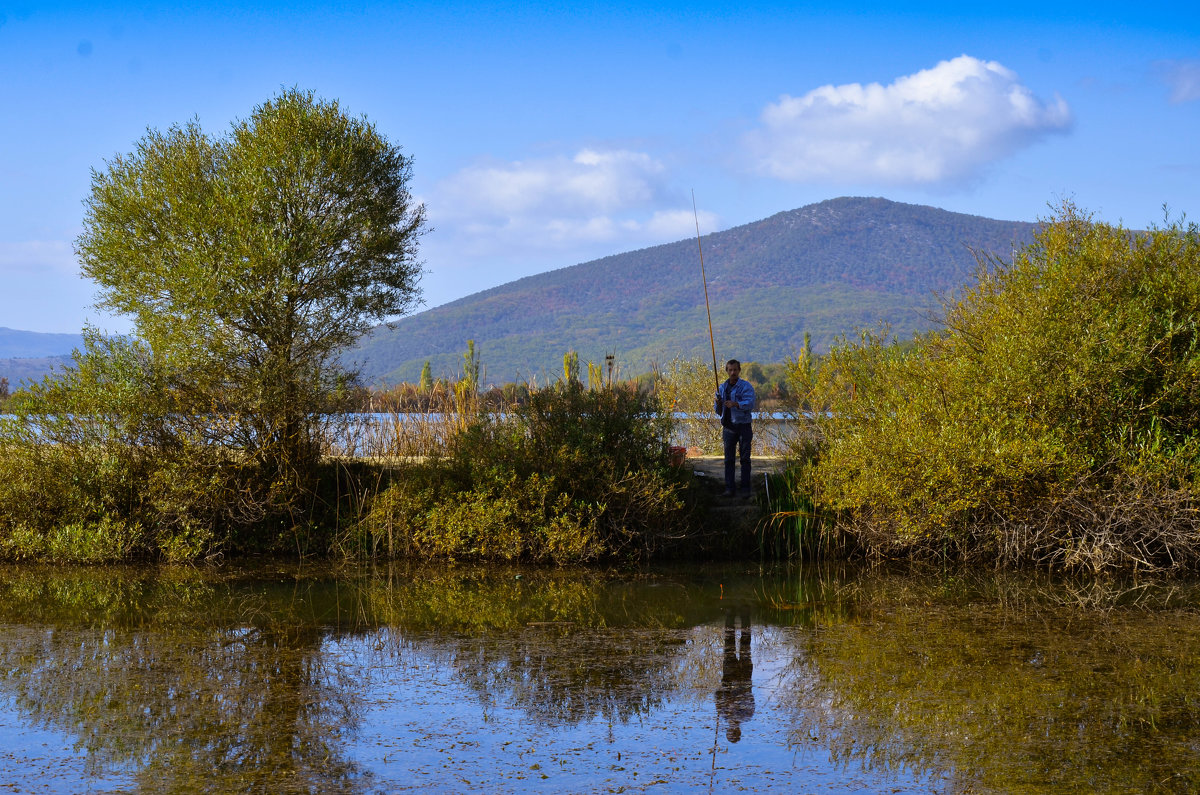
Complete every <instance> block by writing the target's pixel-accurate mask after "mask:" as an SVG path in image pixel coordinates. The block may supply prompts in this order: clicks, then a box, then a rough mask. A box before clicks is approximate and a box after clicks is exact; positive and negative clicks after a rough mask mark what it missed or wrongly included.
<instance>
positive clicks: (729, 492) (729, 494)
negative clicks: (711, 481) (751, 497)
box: [721, 489, 737, 497]
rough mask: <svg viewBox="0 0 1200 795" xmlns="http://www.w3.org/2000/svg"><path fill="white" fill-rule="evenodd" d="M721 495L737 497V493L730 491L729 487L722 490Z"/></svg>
mask: <svg viewBox="0 0 1200 795" xmlns="http://www.w3.org/2000/svg"><path fill="white" fill-rule="evenodd" d="M721 496H722V497H735V496H737V495H735V494H734V493H733V492H732V491H730V490H729V489H725V491H723V492H721Z"/></svg>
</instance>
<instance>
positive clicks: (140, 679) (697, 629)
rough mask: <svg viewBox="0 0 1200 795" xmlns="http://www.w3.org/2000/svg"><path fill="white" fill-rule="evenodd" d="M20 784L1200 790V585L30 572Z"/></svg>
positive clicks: (899, 577)
mask: <svg viewBox="0 0 1200 795" xmlns="http://www.w3.org/2000/svg"><path fill="white" fill-rule="evenodd" d="M0 623H3V627H2V628H0V790H3V791H4V792H72V793H73V792H134V791H145V792H162V791H174V792H203V791H212V792H242V791H259V792H363V793H368V792H404V791H446V792H472V791H481V792H483V791H486V792H496V791H501V792H505V791H522V792H524V791H543V792H679V791H695V790H707V791H713V792H729V791H743V790H751V791H756V792H884V793H909V792H930V791H934V792H953V793H968V792H970V793H975V792H980V793H983V792H1004V793H1010V792H1056V793H1057V792H1066V793H1070V792H1080V793H1083V792H1088V793H1091V792H1156V791H1157V792H1194V791H1197V790H1198V789H1200V587H1198V585H1197V584H1196V583H1190V582H1179V581H1167V582H1149V583H1144V582H1143V583H1121V582H1115V581H1101V582H1088V581H1061V580H1055V579H1051V578H1043V577H1037V576H1029V575H994V574H992V575H977V574H975V575H964V574H962V573H953V574H951V573H946V572H926V573H919V574H914V573H912V572H911V571H909V572H895V571H881V570H855V569H850V568H844V569H843V568H790V569H789V568H767V569H759V568H757V567H754V566H750V567H742V568H696V567H691V568H672V569H658V570H653V571H637V572H629V571H597V570H546V569H522V568H497V567H489V568H475V567H463V566H454V567H451V566H444V565H439V566H393V567H384V568H369V569H368V568H350V569H346V568H341V569H337V570H333V569H330V568H323V567H312V566H296V565H279V564H265V565H258V566H255V567H244V568H236V567H230V566H227V567H223V568H220V569H212V570H208V569H191V568H164V569H145V568H121V569H116V568H102V569H101V568H93V569H61V568H59V569H50V568H30V567H23V568H7V569H0Z"/></svg>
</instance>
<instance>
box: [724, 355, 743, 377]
mask: <svg viewBox="0 0 1200 795" xmlns="http://www.w3.org/2000/svg"><path fill="white" fill-rule="evenodd" d="M741 374H742V363H741V362H739V361H738V360H737V359H730V360H729V361H727V362H725V375H727V376H729V380H730V381H737V380H738V376H740V375H741Z"/></svg>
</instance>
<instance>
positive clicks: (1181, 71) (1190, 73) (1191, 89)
mask: <svg viewBox="0 0 1200 795" xmlns="http://www.w3.org/2000/svg"><path fill="white" fill-rule="evenodd" d="M1157 66H1158V68H1159V70H1160V73H1161V74H1162V78H1163V80H1164V81H1165V82H1166V84H1167V86H1169V87H1170V89H1171V101H1172V102H1194V101H1196V100H1198V99H1200V59H1196V58H1183V59H1180V60H1177V61H1159V63H1158V64H1157Z"/></svg>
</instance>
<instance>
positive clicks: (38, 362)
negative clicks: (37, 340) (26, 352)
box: [0, 356, 71, 389]
mask: <svg viewBox="0 0 1200 795" xmlns="http://www.w3.org/2000/svg"><path fill="white" fill-rule="evenodd" d="M70 364H71V357H70V356H29V357H21V358H15V359H0V378H7V379H8V385H9V388H10V389H16V388H17V387H18V386H20V384H21V382H22V381H31V382H32V381H41V380H42V378H43V377H45V376H47V375H49V374H50V373H51V371H54V370H62V369H64V368H65V367H67V366H68V365H70Z"/></svg>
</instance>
